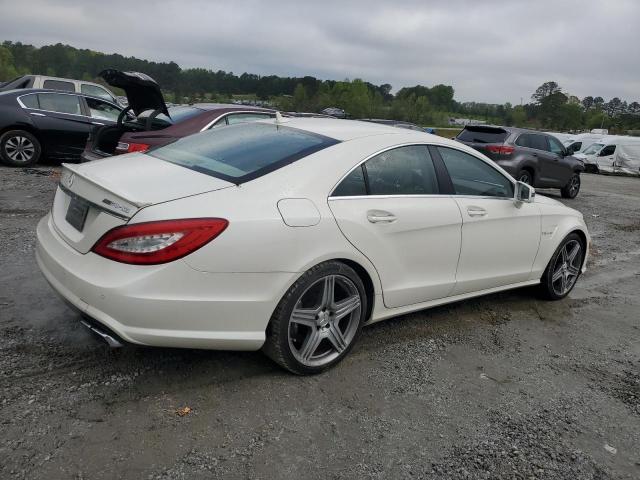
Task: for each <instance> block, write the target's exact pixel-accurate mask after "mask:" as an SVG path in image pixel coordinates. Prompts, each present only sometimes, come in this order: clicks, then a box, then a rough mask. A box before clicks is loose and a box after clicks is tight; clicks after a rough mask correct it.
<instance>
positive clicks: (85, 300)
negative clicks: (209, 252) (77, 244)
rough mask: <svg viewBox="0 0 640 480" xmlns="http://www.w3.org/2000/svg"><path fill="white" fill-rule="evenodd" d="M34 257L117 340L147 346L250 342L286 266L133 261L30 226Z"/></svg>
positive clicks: (47, 222) (253, 346)
mask: <svg viewBox="0 0 640 480" xmlns="http://www.w3.org/2000/svg"><path fill="white" fill-rule="evenodd" d="M37 237H38V242H37V247H36V259H37V262H38V266H39V267H40V270H41V271H42V273H43V275H44V276H45V278H46V279H47V281H48V282H49V283H50V284H51V286H52V287H53V289H54V290H56V291H57V292H58V293H59V294H60V295H61V296H62V297H63V298H64V299H65V300H66V301H67V302H69V303H71V304H72V305H73V306H74V307H75V308H76V309H78V310H79V311H80V312H81V313H82V314H83V315H85V316H88V317H90V318H92V319H93V320H95V321H96V322H98V323H99V324H101V325H103V326H104V327H106V328H107V329H108V330H110V331H111V332H113V333H115V334H116V335H117V336H118V337H120V338H121V339H122V340H124V341H126V342H130V343H136V344H141V345H149V346H161V347H185V348H206V349H220V350H257V349H259V348H260V347H261V346H262V344H263V343H264V340H265V330H266V327H267V324H268V322H269V319H270V317H271V314H272V313H273V310H274V309H275V307H276V305H277V303H278V301H279V300H280V298H281V295H282V294H283V292H284V291H286V289H287V288H288V285H289V284H290V282H292V281H293V278H292V277H293V275H294V274H291V273H282V272H276V273H207V272H200V271H197V270H194V269H193V268H191V267H190V266H189V265H187V264H186V263H185V262H184V261H182V260H178V261H175V262H171V263H167V264H164V265H153V266H136V265H126V264H122V263H118V262H114V261H111V260H107V259H105V258H103V257H100V256H99V255H96V254H94V253H92V252H89V253H86V254H81V253H79V252H77V251H76V250H74V249H73V248H71V247H70V246H69V245H68V244H67V243H66V242H65V241H64V240H63V239H62V238H61V237H60V236H59V235H58V234H57V233H56V231H55V229H54V227H53V224H52V220H51V217H50V215H47V216H46V217H44V218H43V219H42V220H41V221H40V223H39V224H38V228H37Z"/></svg>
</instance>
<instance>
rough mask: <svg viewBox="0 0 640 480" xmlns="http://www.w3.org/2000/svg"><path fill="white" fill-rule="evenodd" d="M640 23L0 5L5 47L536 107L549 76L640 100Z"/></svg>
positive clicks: (619, 12) (434, 7) (379, 7)
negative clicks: (438, 89)
mask: <svg viewBox="0 0 640 480" xmlns="http://www.w3.org/2000/svg"><path fill="white" fill-rule="evenodd" d="M638 19H640V2H637V1H636V0H609V1H607V2H601V1H576V0H555V1H549V0H538V1H518V0H484V1H482V0H475V1H474V0H449V1H444V0H435V1H434V0H432V1H417V0H413V1H404V2H389V1H380V0H369V1H361V0H355V1H351V2H346V1H342V2H340V1H334V0H326V1H323V2H312V1H295V0H282V1H275V0H272V1H262V2H261V1H257V0H253V1H251V0H238V1H228V0H227V1H225V2H219V1H201V0H183V1H173V0H158V1H154V2H134V1H131V0H129V1H123V0H114V1H111V2H97V1H92V0H84V1H78V2H75V1H71V0H48V1H44V0H30V1H29V2H15V0H13V1H8V0H0V32H2V34H1V35H0V37H2V39H6V40H13V41H22V42H24V43H33V44H35V45H38V46H40V45H44V44H50V43H57V42H61V43H68V44H70V45H73V46H75V47H78V48H91V49H93V50H99V51H103V52H107V53H113V52H117V53H121V54H123V55H127V56H129V55H133V56H136V57H140V58H145V59H148V60H156V61H170V60H174V61H175V62H177V63H178V64H179V65H180V66H181V67H183V68H185V67H206V68H212V69H215V70H218V69H220V70H227V71H233V72H234V73H242V72H245V71H246V72H250V73H257V74H265V75H268V74H276V75H313V76H316V77H318V78H323V79H338V80H340V79H344V78H357V77H359V78H363V79H365V80H368V81H371V82H373V83H390V84H392V85H393V87H394V89H396V90H397V89H399V88H401V87H403V86H413V85H416V84H422V85H427V86H431V85H434V84H437V83H444V84H448V85H452V86H453V87H454V88H455V90H456V99H458V100H461V101H465V100H475V101H488V102H496V103H502V102H505V101H510V102H512V103H519V102H520V98H521V97H523V98H524V100H525V102H526V101H528V99H529V96H530V95H531V93H532V92H533V91H534V90H535V88H536V87H537V86H538V85H540V84H541V83H543V82H545V81H547V80H555V81H557V82H558V83H559V84H560V85H561V86H562V87H563V89H564V90H565V92H568V93H571V94H574V95H577V96H579V97H583V96H586V95H600V96H603V97H605V99H609V98H611V97H613V96H619V97H621V98H623V99H626V100H638V99H639V98H640V64H639V63H638V61H637V46H638V45H639V44H640V29H638V28H637V23H638Z"/></svg>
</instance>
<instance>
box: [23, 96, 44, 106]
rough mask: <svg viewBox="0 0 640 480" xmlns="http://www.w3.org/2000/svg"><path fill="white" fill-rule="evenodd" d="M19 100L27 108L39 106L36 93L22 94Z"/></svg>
mask: <svg viewBox="0 0 640 480" xmlns="http://www.w3.org/2000/svg"><path fill="white" fill-rule="evenodd" d="M20 101H21V102H22V104H23V105H24V106H25V107H27V108H40V104H39V103H38V95H23V96H22V97H20Z"/></svg>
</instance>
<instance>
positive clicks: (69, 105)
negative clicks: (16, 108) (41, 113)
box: [38, 93, 82, 115]
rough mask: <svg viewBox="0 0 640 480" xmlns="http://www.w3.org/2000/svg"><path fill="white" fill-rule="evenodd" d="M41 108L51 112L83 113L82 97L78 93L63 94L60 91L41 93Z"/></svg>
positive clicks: (39, 96)
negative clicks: (81, 108)
mask: <svg viewBox="0 0 640 480" xmlns="http://www.w3.org/2000/svg"><path fill="white" fill-rule="evenodd" d="M38 100H39V102H40V109H41V110H47V111H49V112H58V113H69V114H72V115H81V114H82V112H81V110H80V99H79V98H78V96H77V95H63V94H58V93H39V94H38Z"/></svg>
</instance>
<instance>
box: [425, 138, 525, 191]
mask: <svg viewBox="0 0 640 480" xmlns="http://www.w3.org/2000/svg"><path fill="white" fill-rule="evenodd" d="M437 148H438V152H439V153H440V156H441V157H442V161H443V162H444V164H445V166H446V167H447V171H448V172H449V176H450V177H451V182H452V183H453V188H454V190H455V192H456V195H474V196H482V197H500V198H513V183H511V181H510V180H509V179H508V178H507V177H505V176H504V175H502V174H501V173H500V172H499V171H497V170H496V169H495V168H493V167H491V166H490V165H488V164H487V163H485V162H483V161H482V160H480V159H479V158H476V157H474V156H473V155H469V154H468V153H465V152H461V151H460V150H455V149H453V148H446V147H437Z"/></svg>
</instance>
